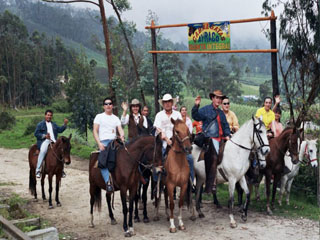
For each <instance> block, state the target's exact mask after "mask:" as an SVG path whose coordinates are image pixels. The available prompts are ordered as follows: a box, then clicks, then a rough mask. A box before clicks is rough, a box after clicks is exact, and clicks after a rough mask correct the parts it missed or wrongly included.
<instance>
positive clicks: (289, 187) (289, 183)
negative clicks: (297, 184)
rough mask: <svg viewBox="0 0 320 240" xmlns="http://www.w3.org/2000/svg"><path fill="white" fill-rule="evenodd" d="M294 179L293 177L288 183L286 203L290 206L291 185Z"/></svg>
mask: <svg viewBox="0 0 320 240" xmlns="http://www.w3.org/2000/svg"><path fill="white" fill-rule="evenodd" d="M293 179H294V178H291V179H290V180H289V181H288V183H287V197H286V203H287V205H288V206H289V205H290V202H289V198H290V191H291V185H292V182H293Z"/></svg>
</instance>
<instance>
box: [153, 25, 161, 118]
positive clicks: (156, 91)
mask: <svg viewBox="0 0 320 240" xmlns="http://www.w3.org/2000/svg"><path fill="white" fill-rule="evenodd" d="M151 26H154V21H153V20H152V21H151ZM151 44H152V50H154V51H156V50H157V43H156V30H155V29H154V28H151ZM152 60H153V80H154V82H153V86H154V107H155V110H154V112H155V113H158V112H159V111H160V107H159V102H158V100H159V82H158V61H157V54H156V53H152Z"/></svg>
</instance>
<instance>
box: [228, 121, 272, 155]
mask: <svg viewBox="0 0 320 240" xmlns="http://www.w3.org/2000/svg"><path fill="white" fill-rule="evenodd" d="M261 124H262V122H261V120H260V119H259V123H257V124H255V123H253V131H252V140H253V146H252V147H251V148H247V147H245V146H243V145H241V144H238V143H236V142H234V141H232V139H230V141H231V142H232V143H234V144H235V145H237V146H238V147H240V148H242V149H245V150H248V151H252V150H253V149H256V151H255V152H258V151H260V152H261V154H262V155H265V154H264V153H263V152H262V148H263V147H269V144H265V143H264V141H263V139H262V137H261V135H260V133H259V130H260V128H261ZM257 126H260V127H259V128H258V129H257ZM255 135H256V136H257V139H258V141H259V145H260V146H259V147H258V148H256V147H255V146H256V144H255V142H254V136H255ZM261 161H266V160H262V159H261Z"/></svg>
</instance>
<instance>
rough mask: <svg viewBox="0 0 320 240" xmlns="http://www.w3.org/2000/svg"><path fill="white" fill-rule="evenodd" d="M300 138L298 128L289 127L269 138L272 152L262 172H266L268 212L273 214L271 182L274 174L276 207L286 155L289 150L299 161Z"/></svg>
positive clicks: (296, 160) (293, 160)
mask: <svg viewBox="0 0 320 240" xmlns="http://www.w3.org/2000/svg"><path fill="white" fill-rule="evenodd" d="M299 138H300V132H299V130H297V129H296V128H291V127H287V128H285V129H284V130H283V131H282V133H281V134H280V135H279V136H278V137H275V138H271V139H270V140H269V144H270V153H269V154H268V155H267V157H266V161H267V166H266V168H265V169H263V170H262V172H263V173H264V174H265V181H266V193H267V212H268V214H270V215H271V214H272V211H271V209H270V182H271V178H272V175H273V176H274V179H273V189H272V203H271V207H272V208H273V207H274V201H275V195H276V191H277V185H278V182H279V181H280V179H281V174H282V173H283V169H284V156H285V154H286V152H287V151H288V150H289V153H290V155H291V158H292V162H293V163H294V164H296V163H298V161H299V151H298V145H299V141H298V140H299Z"/></svg>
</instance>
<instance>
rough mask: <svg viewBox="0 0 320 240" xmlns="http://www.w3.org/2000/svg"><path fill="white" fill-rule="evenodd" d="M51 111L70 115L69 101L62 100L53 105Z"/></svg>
mask: <svg viewBox="0 0 320 240" xmlns="http://www.w3.org/2000/svg"><path fill="white" fill-rule="evenodd" d="M51 109H52V111H53V112H60V113H68V112H69V104H68V102H67V100H65V99H60V100H57V101H55V102H54V103H52V105H51Z"/></svg>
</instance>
